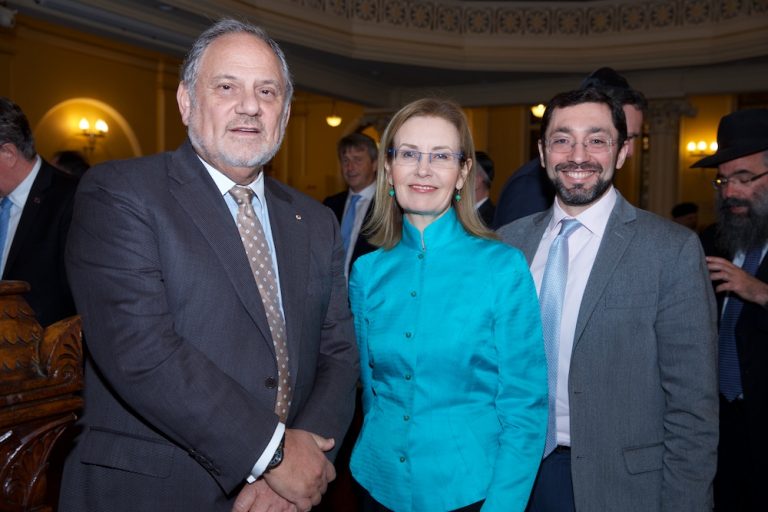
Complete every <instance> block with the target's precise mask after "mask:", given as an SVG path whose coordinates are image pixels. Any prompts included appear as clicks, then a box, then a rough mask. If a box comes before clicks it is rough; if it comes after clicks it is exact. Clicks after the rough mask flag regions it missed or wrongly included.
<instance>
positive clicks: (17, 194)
mask: <svg viewBox="0 0 768 512" xmlns="http://www.w3.org/2000/svg"><path fill="white" fill-rule="evenodd" d="M42 165H43V161H42V160H41V159H40V156H35V165H33V166H32V171H30V173H29V174H27V177H26V178H24V181H22V182H21V183H19V184H18V185H17V186H16V188H15V189H13V192H11V193H10V194H8V199H9V200H10V201H11V212H10V217H9V219H8V234H7V235H6V237H5V245H4V246H3V253H2V262H0V275H3V274H4V273H5V263H6V262H7V261H8V253H9V252H10V251H11V244H12V243H13V237H14V236H15V235H16V230H17V229H18V227H19V221H20V220H21V212H22V211H24V205H25V204H27V198H28V197H29V193H30V192H31V191H32V184H33V183H34V182H35V180H36V179H37V175H38V174H39V173H40V167H41V166H42Z"/></svg>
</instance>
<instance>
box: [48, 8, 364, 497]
mask: <svg viewBox="0 0 768 512" xmlns="http://www.w3.org/2000/svg"><path fill="white" fill-rule="evenodd" d="M292 91H293V86H292V84H291V78H290V73H289V71H288V65H287V63H286V61H285V57H284V55H283V53H282V51H281V50H280V48H279V46H278V45H277V43H275V41H273V40H272V39H270V38H269V37H268V36H267V34H266V33H265V32H264V31H263V30H262V29H261V28H259V27H256V26H254V25H251V24H248V23H245V22H240V21H236V20H232V19H222V20H220V21H218V22H216V23H214V24H213V25H212V26H211V27H209V28H208V29H207V30H205V31H204V32H203V33H202V34H201V35H200V36H199V37H198V38H197V40H196V41H195V42H194V44H193V46H192V48H191V50H190V51H189V53H188V55H187V57H186V59H185V61H184V63H183V65H182V70H181V83H180V84H179V87H178V90H177V95H176V98H177V101H178V104H179V111H180V113H181V119H182V121H183V122H184V124H185V125H186V126H187V132H188V136H189V139H188V140H187V141H185V142H184V143H183V144H182V146H181V147H179V149H177V150H176V151H173V152H169V153H163V154H159V155H154V156H149V157H145V158H138V159H132V160H121V161H113V162H107V163H104V164H101V165H98V166H97V167H96V168H94V169H93V170H92V171H89V172H87V173H86V174H85V176H83V178H82V180H80V185H79V188H78V195H77V202H76V208H75V213H74V216H73V221H72V229H71V231H70V237H69V241H68V245H67V270H68V271H69V275H70V277H71V280H72V288H73V292H74V295H75V300H76V302H77V305H78V308H79V312H80V313H81V315H82V319H83V332H84V333H85V336H86V340H87V348H88V351H87V352H88V355H89V357H88V358H87V360H86V367H85V382H86V384H85V389H84V395H85V396H84V398H85V409H84V411H85V412H84V415H83V417H82V420H81V422H80V427H81V429H82V433H81V434H80V436H79V438H78V441H77V443H76V445H75V448H74V450H73V451H72V452H71V453H70V455H69V457H68V458H67V462H66V466H65V468H64V479H63V484H62V490H61V499H60V505H59V511H61V512H69V511H72V512H75V511H76V512H83V511H97V510H98V511H109V512H121V511H125V512H129V511H131V512H133V511H139V510H141V511H144V510H158V511H159V510H162V511H164V512H169V511H171V512H188V511H193V510H201V511H207V512H214V511H220V512H230V511H232V510H235V511H237V512H244V511H253V512H255V511H260V510H281V511H282V510H290V511H294V510H300V511H306V510H309V509H310V508H311V507H312V506H313V505H315V504H317V503H318V502H319V501H320V498H321V496H322V493H323V492H324V491H325V489H326V487H327V484H328V482H329V481H331V480H333V478H334V477H335V470H334V468H333V465H332V460H333V457H334V455H335V448H336V446H335V443H336V442H339V443H340V442H341V439H343V437H344V433H345V432H346V429H347V426H348V425H349V422H350V420H351V418H352V410H353V407H354V392H355V385H356V383H357V380H358V354H357V349H356V346H355V341H354V330H353V324H352V317H351V314H350V311H349V306H348V301H347V292H346V289H347V286H346V280H345V279H344V252H343V249H342V247H341V239H340V237H339V228H338V224H337V222H336V219H335V218H334V217H333V214H332V213H331V211H330V210H328V209H327V208H325V207H324V206H322V205H321V204H319V203H318V202H317V201H315V200H313V199H311V198H309V197H307V196H305V195H303V194H301V193H300V192H298V191H296V190H293V189H291V188H289V187H287V186H285V185H283V184H281V183H279V182H277V181H275V180H273V179H271V178H266V177H265V176H264V174H263V172H262V166H263V165H264V164H265V163H267V162H268V161H269V160H270V159H271V158H272V157H273V156H274V154H275V153H276V152H277V150H278V148H279V147H280V143H281V141H282V138H283V135H284V133H285V127H286V125H287V123H288V118H289V115H290V105H291V96H292Z"/></svg>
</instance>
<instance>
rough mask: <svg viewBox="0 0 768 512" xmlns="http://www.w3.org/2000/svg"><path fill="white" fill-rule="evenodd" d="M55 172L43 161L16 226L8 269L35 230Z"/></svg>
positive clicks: (6, 264)
mask: <svg viewBox="0 0 768 512" xmlns="http://www.w3.org/2000/svg"><path fill="white" fill-rule="evenodd" d="M53 173H54V170H53V168H51V167H50V166H49V165H48V164H47V163H46V162H45V161H43V162H42V163H41V165H40V170H39V171H38V173H37V177H36V178H35V181H33V182H32V187H31V188H30V190H29V195H28V196H27V202H26V203H24V208H23V209H22V211H21V217H20V218H19V225H18V226H17V227H16V233H15V234H14V236H13V241H12V242H11V248H10V249H9V250H8V260H7V261H6V262H5V270H6V271H7V270H8V269H9V268H13V263H14V261H15V260H16V258H17V256H18V255H19V252H20V251H21V248H22V247H24V240H25V238H26V237H27V236H28V235H29V233H31V232H33V231H34V230H35V228H34V226H35V222H36V219H37V216H38V214H39V213H40V210H41V208H45V199H46V195H47V194H48V189H49V188H50V187H51V183H52V181H53Z"/></svg>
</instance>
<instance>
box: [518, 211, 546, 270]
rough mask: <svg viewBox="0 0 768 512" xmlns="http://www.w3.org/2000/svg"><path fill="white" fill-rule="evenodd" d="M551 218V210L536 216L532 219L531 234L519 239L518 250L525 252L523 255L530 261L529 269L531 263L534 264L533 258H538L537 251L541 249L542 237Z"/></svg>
mask: <svg viewBox="0 0 768 512" xmlns="http://www.w3.org/2000/svg"><path fill="white" fill-rule="evenodd" d="M551 218H552V209H551V208H550V209H549V210H546V211H544V212H541V213H538V214H536V215H535V216H534V217H532V218H531V228H530V229H531V231H530V233H529V234H525V233H523V236H520V237H518V239H519V240H520V243H521V245H520V246H519V247H518V249H520V250H521V251H523V254H525V259H526V260H527V261H528V266H529V267H530V266H531V263H533V258H534V256H536V251H537V250H538V249H539V244H541V237H542V236H543V235H544V230H545V229H546V228H547V224H548V223H549V219H551Z"/></svg>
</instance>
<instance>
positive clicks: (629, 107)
mask: <svg viewBox="0 0 768 512" xmlns="http://www.w3.org/2000/svg"><path fill="white" fill-rule="evenodd" d="M589 88H594V89H599V90H601V91H602V92H604V93H606V94H609V95H611V96H613V97H615V98H617V99H618V100H619V102H620V103H621V104H622V106H623V108H624V117H625V118H626V120H627V141H628V147H627V158H631V157H632V154H633V153H634V150H635V144H634V141H635V140H636V139H638V138H640V137H641V136H642V134H643V116H644V114H645V112H646V111H647V110H648V101H647V100H646V99H645V96H643V93H641V92H640V91H636V90H634V89H632V88H631V87H630V86H629V82H627V80H626V79H625V78H624V77H623V76H621V75H620V74H619V73H617V72H616V71H615V70H614V69H612V68H609V67H603V68H600V69H597V70H595V71H594V72H592V73H591V74H590V75H589V76H587V78H585V79H584V80H583V81H582V82H581V84H580V85H579V89H589ZM554 198H555V189H554V187H553V186H552V182H551V181H550V180H549V178H547V173H546V170H545V169H544V168H543V167H542V165H541V162H540V160H539V159H538V158H534V159H532V160H531V161H530V162H528V163H526V164H524V165H523V166H522V167H521V168H520V169H518V170H517V171H515V173H514V174H513V175H512V176H510V177H509V179H508V180H507V182H506V183H505V184H504V188H502V190H501V194H500V195H499V202H498V204H497V205H496V215H495V217H494V221H493V226H494V228H500V227H501V226H503V225H504V224H508V223H510V222H512V221H513V220H516V219H520V218H522V217H525V216H527V215H531V214H533V213H538V212H541V211H544V210H546V209H548V208H549V207H550V206H552V201H553V200H554Z"/></svg>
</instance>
